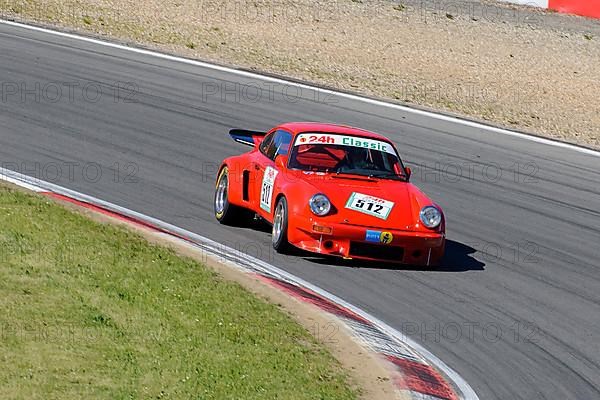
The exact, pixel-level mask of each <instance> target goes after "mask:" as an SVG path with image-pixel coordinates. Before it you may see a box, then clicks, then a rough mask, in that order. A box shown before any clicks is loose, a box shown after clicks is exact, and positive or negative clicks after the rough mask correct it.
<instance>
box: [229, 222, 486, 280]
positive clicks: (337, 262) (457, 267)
mask: <svg viewBox="0 0 600 400" xmlns="http://www.w3.org/2000/svg"><path fill="white" fill-rule="evenodd" d="M243 221H244V222H243V223H240V224H236V227H237V228H242V229H252V230H255V231H258V232H263V233H269V234H270V233H271V225H269V224H268V223H266V222H265V221H263V220H261V219H251V218H248V219H244V220H243ZM476 252H477V250H475V249H474V248H472V247H471V246H468V245H466V244H464V243H461V242H457V241H455V240H448V239H446V254H445V255H444V259H443V260H442V264H441V265H440V266H437V267H426V266H415V265H404V264H390V263H382V262H377V261H364V260H344V259H343V258H340V257H334V256H323V255H319V254H314V253H310V252H307V251H304V250H301V249H298V248H295V247H294V248H291V249H289V250H288V251H286V253H285V255H288V256H294V257H300V258H302V259H303V260H306V261H309V262H312V263H315V264H321V265H331V266H345V267H349V268H369V269H388V270H403V271H436V272H465V271H483V270H484V269H485V268H484V267H485V263H483V262H481V261H479V260H477V259H475V258H474V257H473V254H474V253H476Z"/></svg>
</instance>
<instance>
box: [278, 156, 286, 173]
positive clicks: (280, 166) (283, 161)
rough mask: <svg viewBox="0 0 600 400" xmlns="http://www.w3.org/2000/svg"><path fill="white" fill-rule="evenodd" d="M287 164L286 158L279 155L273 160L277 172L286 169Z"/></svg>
mask: <svg viewBox="0 0 600 400" xmlns="http://www.w3.org/2000/svg"><path fill="white" fill-rule="evenodd" d="M287 163H288V156H284V155H283V154H280V155H278V156H277V157H276V158H275V168H276V169H277V170H279V171H284V170H285V169H286V168H287Z"/></svg>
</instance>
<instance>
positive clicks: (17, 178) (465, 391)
mask: <svg viewBox="0 0 600 400" xmlns="http://www.w3.org/2000/svg"><path fill="white" fill-rule="evenodd" d="M0 180H5V181H8V182H11V183H13V184H16V185H18V186H22V187H25V188H27V189H30V190H33V191H35V192H45V191H48V192H53V193H57V194H61V195H64V196H67V197H71V198H73V199H76V200H80V201H84V202H87V203H91V204H95V205H98V206H101V207H103V208H106V209H108V210H111V211H114V212H116V213H119V214H121V215H126V216H130V217H133V218H135V219H138V220H140V221H145V222H148V223H150V224H152V225H154V226H157V227H160V228H162V229H165V230H167V231H169V232H172V233H174V234H177V235H180V236H182V237H189V238H190V239H192V240H194V241H197V242H199V243H204V244H206V247H208V248H210V249H212V252H213V253H214V254H216V255H219V254H225V255H229V256H231V257H232V258H233V259H241V260H247V261H250V262H252V264H254V265H255V266H258V267H260V268H261V269H263V270H264V271H267V272H270V273H272V274H276V275H278V276H281V277H283V278H285V279H286V280H288V281H290V282H295V283H296V284H299V285H300V286H304V287H305V288H307V289H309V290H312V291H313V292H315V293H317V294H319V295H321V296H323V297H324V298H326V299H329V300H330V301H333V302H334V303H337V304H339V305H340V306H342V307H345V308H347V309H349V310H351V311H352V312H354V313H355V314H357V315H359V316H361V317H362V318H364V319H366V320H368V321H371V322H372V323H373V325H375V326H377V327H378V328H379V329H381V330H382V331H383V332H385V333H387V334H388V335H390V336H391V337H393V338H395V339H396V340H398V341H399V342H401V343H404V344H406V345H407V346H408V347H410V348H412V349H414V350H416V351H417V353H420V355H421V356H423V357H425V358H426V359H427V361H429V362H430V363H431V364H432V365H434V366H435V367H436V368H437V369H438V370H440V371H442V372H443V373H444V374H445V375H446V376H447V377H448V378H449V379H450V380H451V381H452V382H453V383H454V385H455V386H456V388H457V389H458V390H460V391H461V392H462V393H458V394H459V395H461V394H462V396H461V397H460V398H461V399H464V400H479V397H477V394H475V391H474V390H473V389H472V388H471V386H469V384H468V383H467V382H466V381H465V380H464V379H463V378H462V377H461V376H460V375H459V374H458V373H457V372H455V371H454V370H453V369H452V368H450V367H449V366H447V365H446V364H445V363H444V362H443V361H442V360H440V359H439V358H437V357H436V356H435V355H433V354H432V353H430V352H429V351H428V350H427V349H425V348H424V347H423V346H421V345H420V344H419V343H417V342H415V341H413V340H412V339H411V338H409V337H407V336H406V335H404V334H402V333H401V332H399V331H397V330H396V329H394V328H392V327H391V326H389V325H388V324H386V323H385V322H382V321H380V320H379V319H377V318H375V317H373V316H372V315H370V314H369V313H367V312H366V311H363V310H361V309H360V308H358V307H356V306H353V305H352V304H350V303H348V302H346V301H345V300H342V299H341V298H339V297H337V296H336V295H334V294H332V293H329V292H327V291H326V290H323V289H321V288H320V287H318V286H315V285H313V284H312V283H309V282H307V281H305V280H304V279H302V278H299V277H297V276H295V275H293V274H291V273H289V272H287V271H284V270H282V269H280V268H277V267H276V266H274V265H271V264H269V263H267V262H265V261H262V260H260V259H258V258H255V257H253V256H251V255H248V254H244V253H242V252H241V251H239V250H235V249H232V248H230V247H227V246H225V245H222V244H220V243H218V242H215V241H214V240H212V239H209V238H207V237H204V236H202V235H199V234H197V233H194V232H190V231H187V230H185V229H182V228H179V227H178V226H175V225H171V224H169V223H167V222H164V221H161V220H159V219H156V218H152V217H149V216H147V215H144V214H142V213H139V212H137V211H133V210H130V209H128V208H125V207H121V206H118V205H116V204H113V203H109V202H107V201H104V200H100V199H98V198H95V197H92V196H89V195H86V194H83V193H79V192H76V191H74V190H71V189H67V188H64V187H62V186H58V185H55V184H53V183H50V182H45V181H42V180H39V179H37V178H32V177H30V176H27V175H23V174H21V173H18V172H14V171H11V170H8V169H5V168H1V167H0Z"/></svg>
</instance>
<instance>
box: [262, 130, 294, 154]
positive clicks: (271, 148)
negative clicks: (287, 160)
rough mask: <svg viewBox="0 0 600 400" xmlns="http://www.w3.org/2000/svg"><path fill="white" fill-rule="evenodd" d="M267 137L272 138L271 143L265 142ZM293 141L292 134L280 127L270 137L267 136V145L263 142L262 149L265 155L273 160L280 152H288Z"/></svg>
mask: <svg viewBox="0 0 600 400" xmlns="http://www.w3.org/2000/svg"><path fill="white" fill-rule="evenodd" d="M267 139H270V140H269V143H265V142H266V141H267ZM291 142H292V134H291V133H289V132H288V131H284V130H281V129H280V130H278V131H275V133H273V134H272V135H271V136H270V137H268V138H265V140H264V141H263V143H265V147H264V148H263V147H262V144H261V151H262V153H263V154H264V155H265V156H267V157H268V158H270V159H271V160H275V157H277V156H278V155H280V154H283V155H287V154H288V152H289V149H290V144H291Z"/></svg>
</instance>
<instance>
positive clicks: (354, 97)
mask: <svg viewBox="0 0 600 400" xmlns="http://www.w3.org/2000/svg"><path fill="white" fill-rule="evenodd" d="M0 24H4V25H9V26H15V27H19V28H23V29H29V30H32V31H37V32H43V33H47V34H50V35H56V36H61V37H65V38H69V39H74V40H81V41H84V42H88V43H93V44H97V45H100V46H106V47H112V48H115V49H119V50H126V51H131V52H133V53H137V54H144V55H147V56H152V57H157V58H162V59H164V60H169V61H176V62H181V63H185V64H189V65H195V66H197V67H202V68H207V69H212V70H215V71H221V72H227V73H230V74H235V75H240V76H245V77H248V78H253V79H260V80H263V81H268V82H274V83H280V84H285V85H290V86H295V87H299V88H301V89H308V90H316V91H319V92H320V93H324V94H329V95H333V96H338V97H343V98H346V99H350V100H356V101H362V102H364V103H368V104H373V105H376V106H381V107H387V108H392V109H395V110H401V111H404V112H407V113H412V114H415V115H421V116H425V117H429V118H433V119H437V120H440V121H445V122H451V123H454V124H458V125H464V126H468V127H471V128H477V129H481V130H484V131H488V132H494V133H499V134H502V135H507V136H513V137H518V138H521V139H526V140H529V141H532V142H536V143H542V144H546V145H550V146H555V147H560V148H564V149H570V150H574V151H577V152H579V153H583V154H588V155H592V156H595V157H600V151H597V150H592V149H588V148H585V147H579V146H576V145H573V144H569V143H563V142H557V141H554V140H550V139H545V138H542V137H538V136H533V135H528V134H525V133H521V132H515V131H510V130H507V129H502V128H497V127H494V126H490V125H485V124H482V123H480V122H475V121H468V120H465V119H460V118H456V117H452V116H449V115H443V114H438V113H435V112H431V111H425V110H418V109H415V108H410V107H407V106H402V105H399V104H394V103H388V102H385V101H382V100H375V99H370V98H367V97H361V96H358V95H354V94H349V93H342V92H338V91H335V90H330V89H322V88H319V87H317V86H312V85H306V84H303V83H297V82H292V81H288V80H285V79H280V78H274V77H270V76H265V75H261V74H258V73H254V72H247V71H240V70H237V69H233V68H228V67H223V66H220V65H214V64H210V63H206V62H202V61H195V60H190V59H187V58H182V57H177V56H172V55H168V54H163V53H158V52H156V51H151V50H145V49H140V48H136V47H130V46H124V45H121V44H117V43H111V42H106V41H103V40H99V39H93V38H89V37H85V36H79V35H75V34H72V33H66V32H60V31H55V30H52V29H47V28H41V27H38V26H32V25H26V24H21V23H19V22H13V21H6V20H2V19H0Z"/></svg>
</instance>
